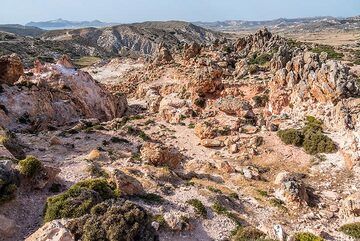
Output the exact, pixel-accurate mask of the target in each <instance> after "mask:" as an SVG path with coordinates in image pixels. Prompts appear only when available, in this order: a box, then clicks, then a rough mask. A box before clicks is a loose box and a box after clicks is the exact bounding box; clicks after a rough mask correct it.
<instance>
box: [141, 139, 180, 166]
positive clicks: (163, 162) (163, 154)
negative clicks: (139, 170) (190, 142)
mask: <svg viewBox="0 0 360 241" xmlns="http://www.w3.org/2000/svg"><path fill="white" fill-rule="evenodd" d="M141 158H142V159H143V160H144V161H148V162H149V163H150V164H152V165H154V166H168V167H171V168H175V167H177V166H178V165H179V163H180V162H181V160H182V155H181V153H179V152H178V151H177V150H176V149H175V148H170V147H167V146H163V145H161V144H159V143H151V142H148V143H145V144H144V145H143V146H142V148H141Z"/></svg>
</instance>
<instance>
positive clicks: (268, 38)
mask: <svg viewBox="0 0 360 241" xmlns="http://www.w3.org/2000/svg"><path fill="white" fill-rule="evenodd" d="M284 42H285V40H284V39H283V38H281V37H280V36H278V35H273V34H271V33H270V32H269V31H268V30H267V29H266V28H264V29H261V30H259V31H257V32H256V33H255V34H251V35H248V36H246V37H242V38H239V39H238V40H237V41H236V42H235V50H236V51H237V52H238V53H239V54H240V55H242V56H243V57H245V56H247V55H249V54H250V53H254V52H258V53H263V52H271V50H272V49H274V48H277V47H278V46H280V45H284Z"/></svg>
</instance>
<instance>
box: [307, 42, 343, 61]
mask: <svg viewBox="0 0 360 241" xmlns="http://www.w3.org/2000/svg"><path fill="white" fill-rule="evenodd" d="M311 51H312V52H314V53H317V54H321V53H322V52H325V53H327V54H328V58H329V59H337V60H339V59H342V57H344V54H343V53H339V52H336V51H335V49H334V47H333V46H329V45H322V44H320V45H317V46H316V47H315V48H313V49H312V50H311Z"/></svg>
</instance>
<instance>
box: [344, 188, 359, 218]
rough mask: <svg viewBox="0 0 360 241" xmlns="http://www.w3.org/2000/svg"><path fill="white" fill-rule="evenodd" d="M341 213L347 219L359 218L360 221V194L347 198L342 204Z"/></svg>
mask: <svg viewBox="0 0 360 241" xmlns="http://www.w3.org/2000/svg"><path fill="white" fill-rule="evenodd" d="M340 212H341V214H342V216H343V217H344V218H345V219H348V218H349V219H353V218H357V219H358V220H360V192H357V193H354V194H352V195H350V196H348V197H347V198H345V199H344V200H343V201H342V203H341V209H340Z"/></svg>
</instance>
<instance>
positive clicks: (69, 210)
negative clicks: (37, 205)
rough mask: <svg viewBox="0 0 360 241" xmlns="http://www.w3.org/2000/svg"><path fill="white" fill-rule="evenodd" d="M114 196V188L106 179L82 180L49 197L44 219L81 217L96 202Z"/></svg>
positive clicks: (47, 220) (46, 220)
mask: <svg viewBox="0 0 360 241" xmlns="http://www.w3.org/2000/svg"><path fill="white" fill-rule="evenodd" d="M114 197H115V192H114V188H113V187H111V186H110V185H109V184H108V183H107V181H106V180H105V179H89V180H85V181H81V182H79V183H77V184H75V185H73V186H72V187H70V189H68V190H67V191H65V192H63V193H61V194H59V195H57V196H54V197H50V198H48V200H47V202H46V207H45V217H44V220H45V222H49V221H52V220H54V219H60V218H77V217H81V216H83V215H85V214H87V213H89V211H90V209H91V208H92V207H93V206H95V205H96V204H98V203H100V202H102V201H104V200H107V199H111V198H114Z"/></svg>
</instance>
